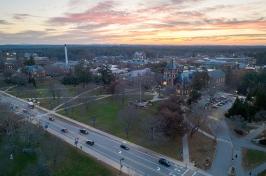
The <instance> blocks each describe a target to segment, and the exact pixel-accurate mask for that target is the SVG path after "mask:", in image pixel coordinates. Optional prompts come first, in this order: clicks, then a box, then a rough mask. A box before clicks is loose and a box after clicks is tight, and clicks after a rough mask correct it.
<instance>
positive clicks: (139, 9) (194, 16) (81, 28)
mask: <svg viewBox="0 0 266 176" xmlns="http://www.w3.org/2000/svg"><path fill="white" fill-rule="evenodd" d="M48 1H49V0H48ZM257 1H259V3H257V4H254V3H253V4H248V3H245V2H243V1H240V0H236V1H234V3H231V2H230V1H229V0H228V2H226V3H224V4H222V3H219V2H218V1H217V2H213V1H211V0H158V1H156V3H155V1H151V0H143V1H138V0H136V1H132V2H131V1H130V2H126V1H123V0H99V1H94V2H93V3H92V2H91V1H86V0H69V1H68V2H67V3H66V4H65V6H64V7H65V8H66V9H65V12H64V13H61V14H56V15H50V16H49V17H47V18H45V19H40V26H39V28H40V29H38V28H36V29H34V30H31V29H30V28H28V29H27V28H26V29H23V30H20V31H18V32H15V33H14V32H13V33H12V34H10V33H9V31H7V30H6V31H4V30H2V32H1V30H0V32H1V33H0V37H3V38H4V39H5V40H6V41H8V38H11V39H12V40H11V41H15V38H14V37H17V38H18V40H21V41H22V40H23V38H25V40H26V41H30V37H31V38H32V39H31V40H33V41H34V40H36V41H37V40H38V42H41V41H43V42H46V41H48V39H51V38H54V40H53V41H54V42H61V41H62V40H69V42H68V43H70V42H73V43H79V42H80V43H90V42H91V43H129V44H138V43H140V44H142V43H144V44H154V43H155V42H156V43H158V44H193V43H195V44H198V43H200V40H202V41H203V43H206V42H208V43H209V44H223V43H226V44H227V43H229V42H232V43H239V44H254V43H255V42H256V41H257V42H258V43H259V44H266V39H265V34H266V30H265V29H266V7H265V8H263V6H259V4H260V3H262V4H263V0H257ZM78 7H82V8H81V9H82V10H80V9H79V8H78ZM221 14H222V15H221ZM30 17H38V15H36V14H32V13H30V14H26V13H14V14H13V15H12V17H11V18H12V19H14V20H17V21H18V20H19V21H22V23H23V21H25V24H26V23H27V22H28V23H30V22H32V23H35V21H33V20H36V18H30ZM26 19H27V20H26ZM0 25H5V26H7V27H8V26H10V28H13V29H14V27H15V26H14V25H13V26H12V23H9V22H7V21H6V20H0ZM25 26H26V25H25ZM29 26H30V25H29ZM37 29H38V30H37ZM216 34H219V36H217V35H216ZM12 36H13V37H12ZM62 38H63V39H62ZM234 39H235V40H234Z"/></svg>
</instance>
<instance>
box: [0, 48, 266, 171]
mask: <svg viewBox="0 0 266 176" xmlns="http://www.w3.org/2000/svg"><path fill="white" fill-rule="evenodd" d="M0 89H1V91H0V112H1V114H2V116H1V121H0V156H1V157H3V158H5V159H3V160H2V159H1V158H0V163H3V162H2V161H5V162H8V163H10V168H11V169H8V168H4V167H2V166H1V164H0V175H1V171H5V172H4V175H5V173H8V174H7V175H20V173H22V172H23V173H24V172H25V173H30V170H29V166H30V165H32V168H33V169H35V170H36V172H37V170H38V169H36V168H43V171H42V173H44V175H54V174H55V175H56V174H58V175H60V173H62V172H69V173H74V174H70V175H75V172H76V171H75V169H74V168H73V170H70V168H71V167H67V166H69V165H72V164H73V165H75V164H74V163H72V162H71V160H77V161H79V162H80V166H78V165H75V166H76V168H79V167H82V166H86V163H90V164H91V165H93V166H95V170H94V171H89V170H88V172H91V175H120V174H122V175H123V174H124V175H150V176H155V175H172V176H174V175H182V176H189V175H191V176H200V175H202V176H203V175H206V176H208V175H214V176H219V175H221V176H225V175H231V176H234V175H241V176H242V175H243V176H244V175H247V176H248V175H260V176H262V175H264V174H265V173H266V127H265V122H266V103H265V100H266V52H265V47H264V46H253V47H250V46H159V45H158V46H157V45H154V46H148V45H143V46H141V45H136V46H134V45H132V46H131V45H87V46H86V45H67V44H66V45H55V46H53V45H36V46H34V45H32V46H31V45H17V46H16V45H14V46H13V45H3V46H0ZM23 126H26V128H27V129H28V130H25V128H23ZM47 134H49V135H48V136H47ZM59 139H60V140H59ZM13 140H18V141H19V142H18V143H16V142H15V143H14V142H12V141H13ZM41 141H45V142H44V143H45V144H43V143H42V142H41ZM49 141H52V142H49ZM43 145H45V146H47V150H54V151H53V152H52V151H51V152H49V151H46V149H45V148H46V147H44V146H43ZM49 145H51V146H50V147H49ZM59 146H63V147H62V150H61V149H60V147H59ZM64 151H65V154H64ZM84 154H85V155H89V156H90V157H91V158H89V159H88V158H86V157H87V156H86V157H85V158H83V159H80V158H82V157H84ZM21 158H23V159H21ZM66 158H68V159H66ZM16 159H18V160H17V161H16V162H17V163H16V162H12V161H15V160H16ZM19 159H21V160H19ZM95 159H97V160H98V161H97V162H99V163H95V162H96V160H95ZM19 162H24V163H25V166H21V167H19V168H21V170H16V169H14V168H17V169H18V167H17V164H18V163H19ZM62 163H64V164H62ZM63 165H65V167H64V166H63ZM37 166H38V167H37ZM12 168H13V169H12ZM58 168H61V170H60V169H58ZM110 168H113V169H110ZM93 172H94V173H93ZM29 175H31V174H29Z"/></svg>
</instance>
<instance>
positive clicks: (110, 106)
mask: <svg viewBox="0 0 266 176" xmlns="http://www.w3.org/2000/svg"><path fill="white" fill-rule="evenodd" d="M130 99H131V101H133V99H134V98H133V97H130ZM125 107H127V103H123V102H122V101H121V99H119V98H115V97H108V98H106V99H102V100H98V101H92V102H89V103H87V104H84V105H81V106H78V107H75V108H71V109H68V110H65V111H60V112H59V113H61V114H63V115H66V116H68V117H70V118H73V119H75V120H77V121H80V122H83V123H86V124H88V125H91V126H93V119H96V120H95V127H96V128H98V129H100V130H103V131H106V132H109V133H111V134H113V135H116V136H118V137H121V138H123V139H127V140H129V141H131V142H134V143H136V144H139V145H141V146H144V147H147V148H150V149H152V150H154V151H157V152H159V153H162V154H166V155H168V156H170V157H173V158H176V159H181V158H180V156H181V153H180V151H181V150H182V148H181V142H180V141H181V140H180V139H171V140H168V139H165V138H164V137H157V138H155V139H154V140H151V137H150V135H149V134H147V130H149V127H146V126H145V124H148V123H150V121H153V118H154V116H155V113H156V108H157V107H158V104H155V105H153V106H151V107H149V108H145V109H139V108H135V109H134V112H131V114H133V115H132V118H133V120H132V122H131V123H130V130H129V135H128V138H127V135H126V132H125V127H126V125H127V122H125V120H124V119H123V117H124V116H127V114H122V115H121V111H122V110H123V108H125Z"/></svg>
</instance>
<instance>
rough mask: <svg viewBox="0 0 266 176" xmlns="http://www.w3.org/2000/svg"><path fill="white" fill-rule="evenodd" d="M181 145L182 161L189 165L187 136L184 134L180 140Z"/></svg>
mask: <svg viewBox="0 0 266 176" xmlns="http://www.w3.org/2000/svg"><path fill="white" fill-rule="evenodd" d="M182 144H183V161H184V162H185V163H187V164H189V146H188V136H187V134H185V135H184V136H183V138H182Z"/></svg>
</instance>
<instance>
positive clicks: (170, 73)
mask: <svg viewBox="0 0 266 176" xmlns="http://www.w3.org/2000/svg"><path fill="white" fill-rule="evenodd" d="M178 73H179V67H178V66H177V65H176V63H175V61H174V59H172V60H171V62H169V63H168V64H167V65H166V67H165V69H164V81H165V83H166V84H167V85H170V86H174V83H175V80H176V78H177V76H178Z"/></svg>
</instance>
